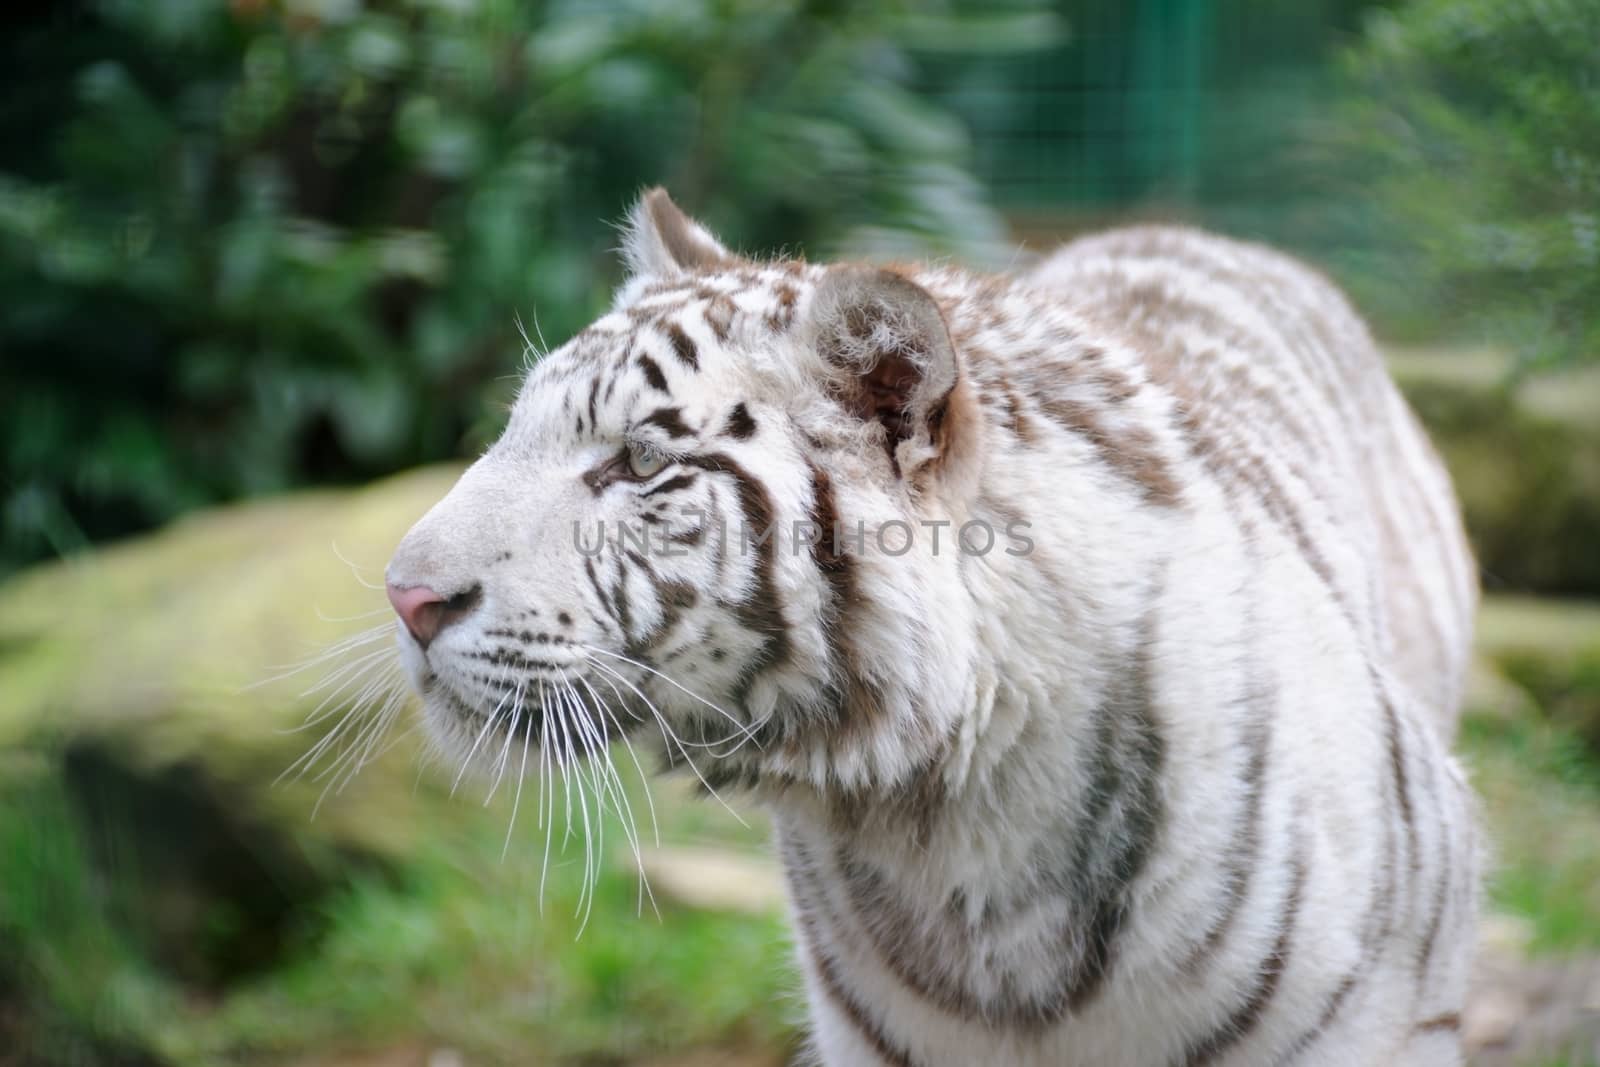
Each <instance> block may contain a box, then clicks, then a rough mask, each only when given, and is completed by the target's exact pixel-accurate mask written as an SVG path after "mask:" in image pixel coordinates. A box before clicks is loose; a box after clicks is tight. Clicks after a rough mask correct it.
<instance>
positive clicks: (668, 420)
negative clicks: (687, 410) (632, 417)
mask: <svg viewBox="0 0 1600 1067" xmlns="http://www.w3.org/2000/svg"><path fill="white" fill-rule="evenodd" d="M640 425H641V426H656V427H659V428H660V429H661V430H662V432H664V433H665V434H666V435H667V436H668V437H693V436H694V431H693V430H691V429H689V427H688V426H687V425H685V424H684V421H683V412H682V411H680V410H679V409H678V408H656V409H655V410H654V411H652V412H651V413H650V414H648V415H646V416H645V417H644V419H642V420H641V421H640Z"/></svg>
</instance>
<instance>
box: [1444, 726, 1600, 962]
mask: <svg viewBox="0 0 1600 1067" xmlns="http://www.w3.org/2000/svg"><path fill="white" fill-rule="evenodd" d="M1459 748H1460V751H1461V755H1462V758H1463V760H1464V762H1465V763H1466V765H1467V767H1468V768H1469V770H1470V772H1471V775H1472V780H1473V784H1474V785H1475V786H1476V788H1477V790H1478V794H1479V796H1480V797H1481V798H1482V804H1483V816H1484V822H1485V825H1486V828H1487V830H1488V834H1489V841H1490V850H1491V856H1490V876H1489V897H1490V901H1491V903H1492V905H1493V906H1494V907H1496V908H1499V909H1501V910H1503V911H1507V912H1510V913H1512V914H1515V915H1519V916H1522V917H1524V918H1525V919H1527V920H1528V921H1529V923H1531V925H1532V930H1533V941H1532V944H1531V948H1532V949H1533V950H1535V951H1543V952H1564V951H1577V950H1590V951H1592V950H1596V949H1600V757H1597V755H1596V753H1595V752H1594V751H1593V750H1591V749H1588V748H1586V747H1585V746H1584V744H1583V743H1582V742H1581V741H1579V740H1578V738H1577V737H1576V736H1575V735H1574V734H1572V733H1570V732H1568V731H1566V730H1564V729H1562V728H1561V727H1558V726H1555V725H1552V724H1550V723H1548V722H1546V721H1543V720H1541V719H1540V718H1538V717H1537V716H1523V717H1517V718H1510V719H1506V718H1497V717H1492V716H1487V715H1469V716H1468V717H1467V718H1466V720H1465V721H1464V723H1463V726H1462V733H1461V740H1460V744H1459Z"/></svg>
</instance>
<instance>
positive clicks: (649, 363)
mask: <svg viewBox="0 0 1600 1067" xmlns="http://www.w3.org/2000/svg"><path fill="white" fill-rule="evenodd" d="M635 362H637V363H638V364H639V369H640V370H641V371H643V372H644V380H645V381H646V382H648V383H649V384H650V388H652V389H654V390H655V391H656V392H658V393H666V394H668V395H669V396H670V395H671V393H672V390H670V389H668V388H667V376H666V375H665V374H662V373H661V365H660V364H658V363H657V362H656V361H655V360H653V359H651V358H650V357H649V356H647V355H645V354H644V353H643V352H640V353H639V355H638V356H637V357H636V360H635Z"/></svg>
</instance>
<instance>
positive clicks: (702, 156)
mask: <svg viewBox="0 0 1600 1067" xmlns="http://www.w3.org/2000/svg"><path fill="white" fill-rule="evenodd" d="M0 27H3V35H0V446H3V452H0V1065H6V1067H13V1065H29V1067H33V1065H42V1067H65V1065H76V1064H130V1065H132V1064H137V1065H150V1067H167V1065H188V1064H280V1063H282V1064H297V1065H307V1067H311V1065H326V1067H333V1065H351V1067H354V1065H371V1067H408V1065H419V1067H420V1065H427V1067H455V1065H461V1064H559V1065H579V1064H582V1065H602V1064H603V1065H636V1064H637V1065H651V1067H667V1065H689V1064H712V1065H715V1064H722V1065H726V1067H735V1065H738V1067H756V1065H762V1067H773V1065H777V1064H781V1063H784V1062H786V1061H787V1059H788V1057H789V1056H790V1055H791V1054H792V1052H793V1050H794V1049H795V1047H796V1043H797V1034H798V1027H799V1023H800V1021H801V1019H802V1016H803V1005H802V998H801V996H800V992H799V986H798V982H797V981H796V980H795V979H794V978H793V977H792V976H791V972H790V968H789V966H788V962H787V956H788V951H789V950H788V945H787V940H786V934H785V932H784V926H783V923H782V920H781V914H780V910H779V905H778V903H777V900H778V896H777V890H776V879H775V875H774V873H773V869H772V867H771V864H770V861H769V860H768V859H767V856H766V853H765V852H764V851H763V848H762V841H763V829H762V824H761V819H760V816H759V813H756V812H748V811H741V812H740V813H739V814H740V815H741V816H742V821H741V820H740V819H739V818H736V817H735V815H734V814H733V813H732V812H729V811H726V810H724V809H722V808H720V807H718V806H717V805H715V804H714V803H704V802H698V803H696V802H690V801H689V799H688V798H687V796H686V794H685V792H684V791H683V790H682V789H680V788H679V787H678V786H677V785H675V784H672V783H657V784H656V785H654V786H653V788H652V789H651V791H650V793H651V795H650V796H647V795H646V791H645V789H644V787H643V785H642V784H641V783H640V782H639V781H638V780H637V777H636V776H634V775H632V774H631V770H630V771H629V773H628V774H627V775H626V777H628V778H629V779H630V781H629V785H628V788H627V792H626V795H627V796H628V797H629V798H630V802H631V806H632V807H633V809H634V812H635V814H636V816H637V817H638V818H637V819H636V822H637V823H638V825H639V827H640V838H641V841H640V848H639V849H638V852H637V856H636V854H635V850H634V848H633V847H632V844H631V843H630V842H629V841H628V840H627V834H626V833H625V832H624V829H623V826H622V824H621V823H620V822H616V821H610V822H608V823H607V825H606V826H605V827H604V828H602V827H599V826H595V827H592V828H591V829H590V831H589V833H588V834H587V835H586V834H585V832H584V829H583V827H582V826H581V825H580V826H577V827H574V828H572V829H571V830H570V832H569V831H568V829H567V828H566V827H565V826H564V825H562V822H561V820H560V819H559V818H556V819H555V821H554V835H553V836H554V845H553V847H552V850H551V861H550V865H549V870H548V874H546V872H545V871H544V864H543V862H542V851H543V847H544V842H545V840H546V837H545V834H546V829H547V828H549V827H550V825H551V821H550V819H549V818H543V819H542V820H541V816H542V815H548V814H549V813H540V812H538V811H536V810H534V809H533V807H532V806H531V803H528V802H525V803H524V805H523V810H522V813H521V816H520V820H519V821H517V822H516V823H515V825H512V822H511V819H512V808H513V805H514V803H515V797H514V795H513V789H512V788H511V787H510V786H509V785H508V786H507V788H505V789H504V790H501V791H499V795H495V796H486V795H485V794H486V793H489V792H491V790H490V789H489V788H488V786H489V784H490V783H478V782H469V783H462V784H461V785H460V787H459V789H457V790H452V785H453V783H452V781H451V778H452V773H451V772H452V770H453V769H452V768H438V767H432V768H430V767H427V766H419V760H418V755H417V746H416V745H415V737H414V735H412V734H411V733H410V732H409V727H410V719H409V718H408V717H403V718H401V720H400V721H399V723H398V724H397V725H395V726H394V727H393V728H392V729H387V730H384V731H380V730H379V729H378V728H377V725H378V723H377V720H375V719H373V718H371V717H370V716H368V717H362V716H360V715H357V716H352V717H345V714H344V713H345V712H346V711H347V710H349V709H350V708H351V707H353V706H356V705H357V704H361V703H363V702H364V701H368V700H369V698H373V697H374V696H376V697H377V698H378V700H379V702H380V703H381V701H382V699H383V698H385V697H386V696H387V694H388V693H389V692H390V691H391V689H390V687H391V686H392V685H393V683H394V680H395V679H394V674H393V671H392V668H391V666H390V664H389V657H388V656H387V653H386V649H387V647H388V645H387V639H386V638H385V637H383V636H382V634H381V633H380V631H381V630H382V629H384V628H386V626H387V615H386V611H387V609H386V606H385V604H384V602H383V596H382V593H381V591H380V590H378V589H377V587H376V585H375V583H377V582H378V581H379V580H380V577H381V574H382V567H383V564H384V562H385V560H386V558H387V555H388V553H389V551H390V549H391V548H392V547H393V545H394V543H395V541H396V540H397V539H398V537H399V535H400V534H401V533H402V532H403V531H404V530H405V529H406V527H407V526H408V525H409V523H410V522H411V521H412V520H413V519H414V518H415V517H416V516H417V515H419V514H420V513H421V512H422V511H423V510H424V509H425V508H426V507H427V506H428V505H429V504H430V503H432V501H433V500H434V499H436V498H437V497H438V496H439V495H440V494H442V492H443V491H444V489H445V488H446V487H447V486H448V485H449V483H450V481H451V480H452V478H453V476H454V474H455V472H456V471H458V470H459V469H460V465H461V463H462V462H463V461H464V460H465V459H466V458H470V457H471V456H472V455H474V454H475V453H476V452H477V451H478V450H479V449H481V448H482V447H483V446H484V445H485V444H487V443H488V442H489V441H491V440H492V439H493V438H494V436H495V435H496V433H497V431H498V429H499V426H500V425H501V422H502V420H503V418H504V412H505V404H506V403H507V402H508V401H509V400H510V398H511V396H512V395H513V393H514V390H515V387H516V378H517V374H518V372H519V369H520V368H521V367H522V365H523V360H524V356H525V344H524V340H523V336H522V333H521V331H522V330H525V331H526V333H527V335H528V336H530V337H532V338H534V339H535V340H536V341H538V340H539V339H541V338H542V339H543V341H545V342H548V343H549V344H550V345H555V344H559V343H560V342H561V341H562V340H564V339H565V338H566V337H567V336H569V335H570V334H571V333H572V332H573V331H575V330H576V329H577V328H579V327H580V326H581V325H583V324H584V323H585V322H586V321H588V320H589V319H590V318H592V317H593V316H594V315H595V314H596V313H597V312H598V311H599V310H600V309H602V308H603V307H604V306H605V304H606V302H607V297H608V294H609V291H610V288H611V287H612V286H613V285H614V284H615V283H616V282H617V280H618V277H619V265H618V262H617V257H616V255H615V252H614V250H615V246H616V245H617V243H618V234H617V231H616V229H615V222H616V220H617V219H619V218H620V217H621V215H622V213H623V212H624V211H625V209H626V207H627V205H628V204H629V202H630V200H631V198H632V197H633V196H634V195H636V194H637V192H638V191H639V190H640V189H641V188H642V187H643V186H645V185H647V184H652V183H662V184H665V185H667V186H668V187H669V188H670V189H671V191H672V193H673V195H674V196H675V197H676V198H677V200H678V202H679V203H680V204H682V205H683V206H684V207H685V208H686V209H687V210H689V211H690V212H691V213H693V214H696V215H697V216H699V217H701V218H703V219H705V220H706V221H707V222H708V223H709V224H710V225H711V226H712V227H713V228H714V229H715V230H716V231H717V232H718V233H719V234H720V235H721V236H722V237H723V238H724V239H725V240H726V241H727V242H728V243H730V244H731V245H734V246H736V247H739V248H741V249H743V250H745V251H748V252H752V253H756V254H773V253H777V252H779V251H788V252H800V253H804V254H805V255H806V256H808V257H809V258H812V259H825V258H831V257H836V256H845V255H862V256H915V257H937V258H944V257H948V258H954V259H958V260H961V261H964V262H968V263H972V264H975V265H978V266H982V267H989V268H996V269H1004V268H1006V267H1008V266H1011V265H1014V264H1017V263H1021V262H1025V261H1026V260H1027V259H1028V257H1030V256H1032V255H1036V254H1038V253H1039V252H1040V251H1042V250H1046V249H1048V248H1049V247H1050V246H1052V245H1053V244H1054V243H1056V242H1057V241H1059V240H1061V239H1063V238H1065V237H1069V236H1071V235H1073V234H1075V233H1078V232H1082V231H1084V230H1087V229H1091V228H1095V227H1100V226H1104V225H1108V224H1114V223H1117V222H1124V221H1131V220H1169V221H1185V222H1192V223H1197V224H1200V225H1205V226H1209V227H1213V228H1216V229H1219V230H1221V231H1224V232H1226V233H1230V234H1233V235H1236V236H1242V237H1248V238H1254V239H1259V240H1264V241H1268V242H1271V243H1273V244H1276V245H1279V246H1282V247H1285V248H1288V249H1290V250H1292V251H1295V252H1297V253H1299V254H1301V255H1303V256H1305V257H1306V258H1308V259H1310V260H1311V261H1312V262H1314V263H1316V264H1318V265H1320V266H1321V267H1322V268H1324V269H1325V270H1327V271H1328V272H1329V273H1331V274H1332V275H1333V276H1334V277H1336V278H1337V279H1338V280H1339V281H1340V282H1341V283H1342V284H1343V285H1345V286H1346V287H1347V289H1348V290H1349V291H1350V292H1351V294H1352V296H1353V297H1354V298H1355V300H1356V302H1357V303H1358V305H1360V307H1361V308H1362V309H1363V310H1364V312H1365V313H1366V314H1367V315H1368V316H1369V317H1370V319H1371V321H1372V323H1373V325H1374V329H1375V331H1376V332H1377V334H1378V336H1379V337H1380V339H1381V340H1382V342H1383V343H1384V346H1385V348H1386V351H1387V352H1388V354H1389V356H1390V359H1391V363H1392V367H1393V370H1394V373H1395V375H1396V377H1397V378H1398V379H1399V380H1400V382H1401V384H1402V386H1403V388H1404V389H1405V390H1406V392H1407V394H1408V396H1409V397H1410V398H1411V400H1412V403H1413V404H1414V405H1415V406H1416V407H1417V409H1418V410H1419V412H1420V413H1421V414H1422V416H1423V418H1424V420H1425V421H1426V422H1427V424H1428V426H1429V429H1430V431H1431V432H1432V434H1433V436H1434V439H1435V440H1436V442H1437V443H1438V444H1439V446H1440V448H1441V450H1442V451H1443V452H1444V454H1445V456H1446V458H1447V461H1448V462H1449V463H1450V465H1451V468H1452V471H1453V474H1454V476H1455V478H1456V482H1457V486H1458V488H1459V491H1460V494H1461V496H1462V499H1463V502H1464V506H1465V509H1466V513H1467V519H1468V523H1469V526H1470V528H1471V532H1472V536H1473V540H1474V544H1475V547H1476V549H1477V552H1478V555H1479V560H1480V562H1481V564H1482V568H1483V581H1484V586H1485V590H1486V598H1485V605H1484V610H1483V616H1482V620H1481V623H1480V640H1479V644H1480V650H1481V655H1480V656H1479V663H1478V666H1477V668H1476V670H1475V673H1474V679H1473V687H1472V695H1471V698H1470V700H1469V708H1468V713H1467V718H1466V722H1465V725H1464V727H1463V732H1462V738H1461V745H1460V747H1461V750H1462V753H1463V757H1464V759H1465V760H1466V762H1467V763H1468V764H1469V766H1470V768H1471V770H1472V772H1473V774H1474V777H1475V780H1476V782H1477V784H1478V787H1479V789H1480V791H1481V793H1482V795H1483V798H1484V809H1485V817H1486V820H1487V822H1488V824H1489V827H1490V829H1491V832H1492V834H1493V836H1494V847H1495V852H1496V856H1495V870H1494V874H1493V877H1492V881H1491V886H1490V897H1489V900H1490V906H1489V908H1488V909H1487V916H1486V919H1485V923H1484V943H1485V949H1484V960H1483V963H1482V964H1481V966H1480V974H1479V975H1478V976H1477V980H1476V983H1475V991H1474V994H1473V999H1472V1003H1471V1005H1470V1007H1469V1011H1468V1013H1467V1032H1468V1039H1469V1043H1470V1044H1471V1046H1472V1048H1473V1050H1474V1063H1476V1064H1480V1065H1491V1064H1493V1065H1499V1064H1505V1065H1540V1067H1553V1065H1556V1064H1588V1065H1594V1064H1597V1063H1600V0H1388V2H1373V0H1296V2H1288V0H1053V2H1049V0H1039V2H1028V0H1007V2H1001V3H979V2H977V0H973V2H970V3H962V2H957V0H947V2H937V3H936V2H928V3H916V2H911V0H900V2H883V3H865V2H863V3H851V2H849V0H673V2H671V3H667V2H646V0H632V2H629V0H570V2H561V0H528V2H512V0H386V2H362V0H278V2H274V0H232V2H229V3H223V2H219V0H101V2H87V0H76V2H66V3H58V4H48V5H45V4H28V3H21V4H13V5H9V6H8V7H7V8H6V10H5V11H4V13H0ZM341 642H342V643H341ZM400 713H401V714H403V709H400ZM330 731H332V732H333V733H332V737H331V740H330V741H329V742H328V743H327V744H323V745H321V746H320V747H318V745H319V742H320V741H321V740H322V739H324V738H326V737H328V736H329V734H330ZM618 761H619V765H621V766H623V767H624V768H625V769H626V768H627V764H626V761H625V758H624V757H623V756H622V755H619V756H618ZM362 764H366V765H365V766H364V767H362ZM356 769H360V774H359V775H356V774H354V773H353V771H354V770H356ZM286 770H288V771H289V772H290V773H289V774H288V775H287V776H286V777H284V778H283V780H282V781H278V779H279V777H280V775H281V774H282V773H283V772H285V771H286ZM452 792H454V796H453V797H452V795H451V794H452ZM651 806H653V809H654V814H655V818H654V822H655V824H656V828H657V829H658V831H659V845H658V844H657V840H656V836H655V835H654V834H653V833H652V827H651V825H650V824H651V819H650V818H649V817H648V816H647V812H648V810H649V808H650V807H651ZM586 846H588V847H591V848H592V854H593V855H597V856H600V857H602V858H603V864H602V870H601V874H600V877H599V882H598V886H597V889H596V891H595V892H594V894H593V895H592V897H590V896H585V895H584V892H583V889H582V885H583V881H584V877H583V876H584V869H585V860H584V857H585V854H586V852H585V849H586ZM641 865H642V866H643V868H644V869H645V870H646V871H648V873H649V874H650V882H649V885H650V889H651V893H652V894H653V900H652V899H651V896H649V895H645V894H643V893H642V892H641V888H640V881H639V878H638V875H637V871H638V869H639V867H640V866H641Z"/></svg>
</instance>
